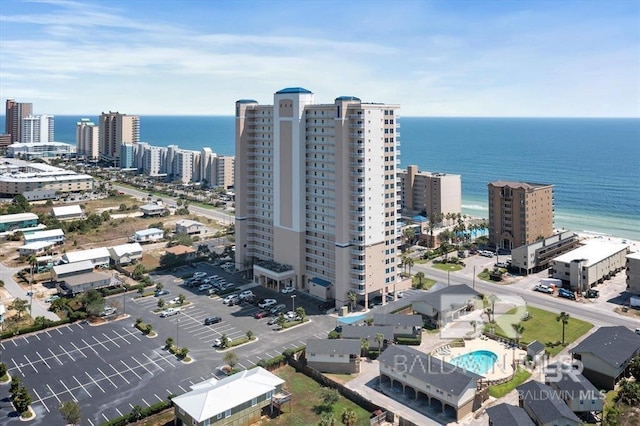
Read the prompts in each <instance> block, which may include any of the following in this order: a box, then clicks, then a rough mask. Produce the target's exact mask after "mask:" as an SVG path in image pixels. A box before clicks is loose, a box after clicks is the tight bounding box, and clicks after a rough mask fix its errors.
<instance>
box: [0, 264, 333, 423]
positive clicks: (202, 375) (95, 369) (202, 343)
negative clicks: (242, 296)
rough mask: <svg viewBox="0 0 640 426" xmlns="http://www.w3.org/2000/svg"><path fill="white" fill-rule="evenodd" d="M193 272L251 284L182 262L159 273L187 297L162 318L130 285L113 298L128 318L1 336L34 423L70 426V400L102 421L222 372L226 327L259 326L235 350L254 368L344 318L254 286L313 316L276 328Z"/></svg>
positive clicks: (242, 331) (4, 392) (237, 332)
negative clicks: (65, 411)
mask: <svg viewBox="0 0 640 426" xmlns="http://www.w3.org/2000/svg"><path fill="white" fill-rule="evenodd" d="M195 271H205V272H208V273H210V274H211V273H215V274H217V275H221V276H225V277H226V278H227V280H228V281H229V282H233V283H235V284H237V285H238V286H239V288H240V289H244V288H246V287H248V286H251V284H248V283H246V282H245V281H243V280H241V279H240V278H239V277H236V276H234V275H230V274H227V273H225V272H223V271H222V270H221V269H220V268H215V267H212V266H211V265H208V264H199V265H198V266H197V269H193V268H186V267H183V268H179V269H177V270H176V271H173V272H171V273H170V274H163V275H154V276H153V277H152V278H153V279H154V281H156V282H162V283H163V285H164V288H165V289H167V290H168V291H169V294H168V295H165V296H164V298H165V300H167V301H168V300H170V299H173V298H174V297H177V296H178V295H179V294H180V293H182V294H184V295H185V296H186V300H187V304H185V306H183V307H182V308H181V313H180V314H179V315H175V316H172V317H168V318H160V316H159V314H158V312H156V311H157V310H158V309H157V302H158V298H156V297H153V296H151V297H144V298H138V297H137V296H138V295H137V293H129V294H127V295H126V296H122V295H119V296H114V297H113V298H112V299H110V300H113V301H115V302H117V304H118V305H120V307H122V308H124V310H125V312H126V315H127V317H126V318H122V317H121V318H122V319H119V320H115V321H109V322H107V323H105V324H102V325H98V326H91V325H89V324H87V323H75V324H71V325H66V326H61V327H58V328H55V329H49V330H45V331H42V332H39V333H35V334H31V335H27V336H20V337H16V338H13V339H8V340H4V341H2V343H1V347H2V361H3V362H5V363H6V364H7V366H8V367H9V374H11V375H12V376H13V375H18V376H20V377H21V378H22V381H23V383H24V384H25V385H26V386H27V388H28V389H29V390H30V391H31V394H32V396H33V409H34V410H35V412H36V418H35V419H34V420H33V421H31V424H34V425H63V424H65V422H64V420H63V419H62V417H61V416H60V414H59V412H58V410H57V406H58V404H59V403H60V402H63V401H68V400H74V401H77V402H78V403H80V406H81V408H82V418H83V423H84V422H86V423H87V424H91V425H97V424H100V423H103V422H106V421H108V420H111V419H113V418H115V417H118V416H120V415H124V414H127V413H129V412H130V411H131V409H132V407H133V406H135V405H140V406H142V407H147V406H149V405H151V404H154V403H155V402H158V401H160V400H165V399H166V398H167V396H168V395H170V394H182V393H184V392H187V391H189V386H190V385H192V384H194V383H197V382H200V381H202V380H205V379H207V378H210V377H213V376H216V375H219V374H220V373H219V371H218V370H217V367H218V366H221V365H222V364H223V361H222V358H223V356H224V352H223V351H218V350H216V349H215V348H213V347H212V344H213V340H215V339H216V338H219V337H220V336H221V335H222V334H223V333H224V334H226V335H227V336H228V337H229V338H230V339H235V338H238V337H242V336H245V335H246V333H247V331H249V330H251V331H252V332H253V333H254V335H255V336H256V337H257V340H255V341H253V342H251V343H249V344H246V345H242V346H239V347H236V348H234V349H233V351H234V352H235V353H236V354H238V357H239V364H238V367H239V368H250V367H251V366H253V365H255V364H256V363H257V362H258V361H259V360H260V359H268V358H271V357H274V356H277V355H279V354H281V353H282V352H283V351H284V350H285V349H289V348H296V347H299V346H301V345H304V344H306V340H307V338H309V337H326V336H327V332H328V331H329V330H331V329H333V328H334V327H335V325H336V319H335V318H333V317H330V316H326V315H318V314H319V313H320V311H319V310H318V307H317V304H318V301H317V300H316V299H313V298H311V297H309V296H307V295H304V294H298V293H297V292H296V293H292V294H277V293H275V292H273V291H271V290H268V289H265V288H262V287H251V290H252V291H253V292H254V293H255V294H256V298H275V299H277V301H278V303H284V304H286V305H287V309H292V308H293V307H294V306H293V304H295V307H298V306H303V307H304V308H305V310H306V312H307V315H308V317H309V319H310V321H309V322H307V323H305V324H303V325H300V326H298V327H293V328H291V329H287V330H284V331H282V332H277V331H274V326H269V325H267V321H268V318H263V319H255V318H254V317H253V314H254V313H255V312H257V311H259V310H260V309H259V308H258V307H257V306H255V305H252V304H247V303H244V304H240V305H235V306H226V305H224V304H223V303H222V300H221V299H220V298H219V297H214V298H210V297H209V296H208V295H207V294H206V292H202V293H201V292H199V291H198V289H197V287H196V288H185V286H183V285H182V283H183V279H181V278H180V277H181V276H186V275H190V274H192V273H193V272H195ZM292 295H295V296H296V297H295V298H292V297H291V296H292ZM213 315H216V316H220V317H221V318H222V322H220V323H218V324H212V325H204V319H205V318H206V317H209V316H213ZM136 318H142V319H143V321H144V322H146V323H149V324H151V325H152V326H153V329H154V330H155V331H156V332H157V333H158V337H156V338H148V337H146V336H144V335H143V334H142V333H141V332H139V331H138V330H137V329H136V328H134V327H133V324H134V322H135V320H136ZM167 337H172V338H173V339H174V341H175V342H176V343H177V345H178V346H180V347H187V348H189V356H190V357H192V358H193V362H192V363H190V364H184V363H182V362H180V361H178V360H177V359H176V358H175V357H174V356H173V355H171V354H170V353H169V352H167V351H165V350H164V349H163V346H164V342H165V340H166V338H167ZM8 397H9V387H8V386H2V387H0V400H2V402H3V403H2V405H1V406H0V423H2V424H16V425H17V424H19V420H18V418H17V417H10V416H11V406H10V404H9V402H8ZM14 414H15V413H14Z"/></svg>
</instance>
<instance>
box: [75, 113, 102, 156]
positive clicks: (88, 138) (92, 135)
mask: <svg viewBox="0 0 640 426" xmlns="http://www.w3.org/2000/svg"><path fill="white" fill-rule="evenodd" d="M99 148H100V128H99V127H98V126H96V125H95V123H93V122H92V121H91V120H90V119H88V118H81V119H80V121H78V122H77V123H76V153H77V154H78V156H79V157H84V158H86V159H87V160H90V161H97V160H98V158H99V156H100V150H99Z"/></svg>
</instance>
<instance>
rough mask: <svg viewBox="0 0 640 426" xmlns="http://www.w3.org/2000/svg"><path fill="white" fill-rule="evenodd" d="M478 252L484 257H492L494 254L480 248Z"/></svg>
mask: <svg viewBox="0 0 640 426" xmlns="http://www.w3.org/2000/svg"><path fill="white" fill-rule="evenodd" d="M478 253H479V254H480V256H484V257H493V255H494V253H493V252H492V251H489V250H480V251H479V252H478Z"/></svg>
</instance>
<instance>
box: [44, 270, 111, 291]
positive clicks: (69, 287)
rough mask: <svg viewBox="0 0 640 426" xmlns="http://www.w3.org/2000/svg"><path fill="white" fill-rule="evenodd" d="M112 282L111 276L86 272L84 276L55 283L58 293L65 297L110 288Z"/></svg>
mask: <svg viewBox="0 0 640 426" xmlns="http://www.w3.org/2000/svg"><path fill="white" fill-rule="evenodd" d="M112 285H113V280H112V277H111V275H109V274H105V273H104V272H86V273H84V274H78V275H71V276H67V277H65V278H63V279H62V281H58V282H56V287H57V289H58V291H59V292H60V293H61V294H63V295H65V296H75V295H76V294H79V293H84V292H85V291H89V290H97V289H99V288H104V287H111V286H112Z"/></svg>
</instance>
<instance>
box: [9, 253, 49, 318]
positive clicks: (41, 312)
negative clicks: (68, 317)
mask: <svg viewBox="0 0 640 426" xmlns="http://www.w3.org/2000/svg"><path fill="white" fill-rule="evenodd" d="M21 269H23V268H8V267H6V266H4V264H2V263H0V280H2V281H4V286H5V289H6V290H7V291H8V292H9V294H11V296H13V297H14V298H20V299H24V300H28V301H31V302H32V303H31V304H30V307H31V309H33V311H32V314H31V316H32V317H33V318H36V317H39V316H42V317H45V318H47V319H50V320H52V321H58V320H59V319H60V318H59V317H58V316H57V315H56V314H54V313H53V312H49V310H48V309H49V306H48V305H47V304H46V303H44V302H43V301H40V300H38V299H37V298H35V297H34V298H33V300H31V297H29V296H27V290H25V289H23V288H22V287H21V286H20V285H19V284H18V283H16V282H15V280H14V279H13V276H14V275H15V274H16V273H17V272H19V271H20V270H21ZM2 303H6V302H4V301H2Z"/></svg>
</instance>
